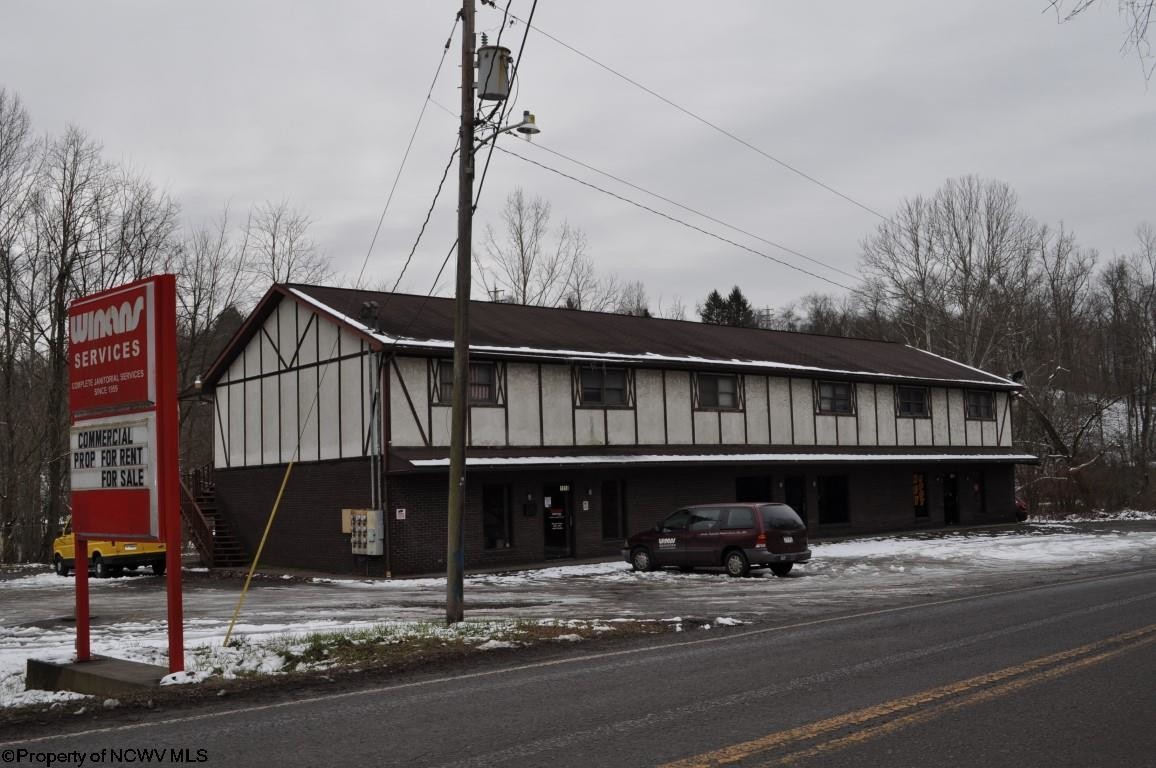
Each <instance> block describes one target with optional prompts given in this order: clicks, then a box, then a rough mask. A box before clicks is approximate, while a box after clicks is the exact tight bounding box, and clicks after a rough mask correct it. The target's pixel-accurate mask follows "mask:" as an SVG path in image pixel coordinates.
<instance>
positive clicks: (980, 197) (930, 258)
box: [863, 176, 1038, 367]
mask: <svg viewBox="0 0 1156 768" xmlns="http://www.w3.org/2000/svg"><path fill="white" fill-rule="evenodd" d="M1037 242H1038V228H1037V226H1036V225H1035V223H1034V222H1033V221H1032V220H1031V219H1030V218H1029V217H1028V216H1026V215H1025V214H1023V213H1022V212H1021V211H1019V209H1018V205H1017V201H1016V196H1015V193H1014V192H1012V191H1011V188H1010V187H1008V186H1007V185H1006V184H1004V183H1002V182H998V181H985V180H982V179H979V178H978V177H975V176H967V177H964V178H961V179H950V180H948V182H947V183H946V184H945V185H944V186H943V187H942V188H941V189H940V190H939V191H938V192H937V193H936V194H935V196H934V197H932V198H930V199H924V198H915V199H914V200H910V201H907V202H905V203H904V204H903V205H902V206H901V208H900V210H899V212H898V213H897V214H896V215H895V216H894V217H893V218H892V219H889V220H887V221H885V222H883V223H882V224H880V225H879V228H878V229H877V230H876V232H875V233H874V234H873V235H871V236H870V237H868V238H867V239H866V240H865V241H864V242H863V266H864V271H865V273H866V275H867V278H868V281H869V285H870V286H871V290H872V291H874V293H875V296H876V298H877V299H878V300H879V301H880V302H881V303H882V305H883V306H884V307H885V308H886V309H887V310H888V313H889V314H890V315H891V316H892V317H894V318H895V320H896V321H897V322H898V324H899V326H900V328H902V329H903V332H904V335H905V336H906V337H907V341H908V342H909V343H912V344H915V345H917V346H920V347H923V348H924V349H927V350H929V351H932V352H939V353H942V354H946V355H948V356H950V357H953V358H955V359H957V360H961V361H962V362H965V363H968V364H969V365H974V366H977V367H984V366H985V365H987V364H988V363H989V362H990V361H991V358H992V355H993V353H994V352H995V350H996V349H998V348H999V347H1000V345H1001V344H1002V343H1003V342H1004V341H1005V340H1006V337H1007V335H1008V334H1010V333H1014V332H1015V329H1014V328H1012V327H1011V326H1010V325H1009V323H1008V319H1009V317H1010V315H1011V313H1012V311H1013V306H1014V304H1015V302H1017V301H1022V300H1023V298H1024V295H1025V294H1026V292H1027V291H1028V289H1029V288H1030V286H1031V284H1032V281H1033V279H1034V275H1033V272H1032V266H1033V262H1032V255H1033V247H1034V245H1035V244H1036V243H1037Z"/></svg>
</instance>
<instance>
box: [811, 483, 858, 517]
mask: <svg viewBox="0 0 1156 768" xmlns="http://www.w3.org/2000/svg"><path fill="white" fill-rule="evenodd" d="M816 486H817V488H818V491H819V494H818V495H819V525H841V524H846V523H849V522H851V509H850V507H849V502H850V494H849V493H848V491H847V476H846V475H826V476H823V477H819V478H816Z"/></svg>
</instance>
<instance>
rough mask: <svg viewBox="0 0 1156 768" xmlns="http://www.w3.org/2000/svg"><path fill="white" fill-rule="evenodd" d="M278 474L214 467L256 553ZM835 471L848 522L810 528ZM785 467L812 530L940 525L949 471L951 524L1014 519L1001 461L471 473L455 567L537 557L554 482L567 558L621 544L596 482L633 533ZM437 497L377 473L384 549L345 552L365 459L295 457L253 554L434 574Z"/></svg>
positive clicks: (333, 567) (376, 571) (363, 501)
mask: <svg viewBox="0 0 1156 768" xmlns="http://www.w3.org/2000/svg"><path fill="white" fill-rule="evenodd" d="M916 471H921V472H925V473H926V474H927V486H926V488H927V498H928V513H929V514H928V516H927V517H926V518H916V517H915V513H914V509H913V505H912V473H913V472H916ZM283 472H284V467H283V466H280V467H260V468H253V469H233V470H218V471H217V475H216V478H217V491H218V501H219V503H220V505H221V508H222V510H223V511H224V512H225V513H226V514H229V515H231V516H232V518H233V520H234V521H235V522H236V523H237V528H238V530H239V531H240V534H241V536H242V538H243V541H244V543H245V545H246V547H247V548H248V551H249V552H250V553H251V552H254V551H255V549H256V543H257V540H258V539H259V537H260V535H261V531H262V530H263V528H264V525H265V520H266V517H267V515H268V513H269V509H270V507H271V506H272V503H273V499H274V498H275V497H276V494H277V488H278V487H279V485H280V482H281V477H282V474H283ZM835 474H843V475H846V476H847V478H848V490H849V498H850V520H849V522H848V523H847V524H845V525H835V526H820V525H818V499H817V490H816V487H815V482H814V481H815V479H816V478H817V477H819V476H821V475H835ZM788 475H800V476H803V477H805V486H806V496H807V507H808V510H807V514H806V515H805V516H806V518H807V521H808V525H809V528H810V532H811V535H812V536H813V537H822V536H835V535H843V534H849V533H856V532H877V531H888V530H904V529H913V528H921V527H927V528H931V527H938V526H941V525H943V524H944V508H943V488H944V485H945V483H947V482H949V478H950V477H951V476H953V475H954V476H955V478H956V487H957V489H958V490H957V498H958V506H959V518H960V523H961V524H965V525H971V524H984V523H1000V522H1012V521H1014V520H1015V509H1014V499H1013V493H1014V474H1013V467H1012V466H1011V465H995V466H986V467H983V468H979V467H975V466H947V465H935V466H926V467H915V466H901V465H879V466H869V467H867V466H860V467H847V466H836V465H831V466H825V467H822V466H820V467H816V466H810V467H804V466H791V467H769V468H754V467H750V466H738V467H725V466H722V467H694V466H691V467H677V468H671V467H635V468H629V469H575V468H569V467H561V468H558V469H548V470H540V469H534V470H508V471H485V472H471V473H470V474H469V475H468V483H467V493H466V498H465V515H464V521H463V541H464V548H465V556H466V567H467V568H477V567H492V566H503V565H509V566H511V567H515V566H517V565H520V564H526V563H533V562H540V561H541V560H543V559H544V557H545V532H544V529H545V524H546V522H545V514H544V503H543V502H544V498H543V497H544V495H545V493H546V492H547V486H551V487H553V486H557V485H559V484H565V485H568V486H569V488H570V490H569V509H570V510H571V517H572V522H573V525H572V536H571V540H570V545H571V546H570V554H572V555H573V556H575V557H597V556H603V555H616V554H618V552H619V548H620V546H621V544H622V537H620V536H614V537H611V538H604V537H603V530H602V509H601V506H602V484H603V482H606V481H620V482H622V483H624V484H625V496H626V520H627V522H626V528H627V531H628V533H634V532H637V531H639V530H642V529H644V528H647V527H650V526H652V525H654V524H655V523H657V522H659V521H660V520H662V519H663V518H664V517H666V516H667V515H668V514H670V513H671V512H673V511H674V510H675V509H677V508H678V507H679V506H682V505H685V504H692V503H703V502H713V501H731V500H734V499H735V494H736V480H737V478H739V477H751V476H770V478H771V496H772V498H771V500H773V501H782V500H784V493H785V491H784V488H783V487H782V482H781V481H783V480H784V479H785V478H786V476H788ZM486 485H500V486H504V487H505V488H506V489H507V491H508V494H509V498H510V514H511V520H510V522H511V526H510V530H511V535H510V536H509V539H508V541H503V542H502V545H503V546H501V547H500V548H494V549H486V548H485V539H484V535H483V522H482V493H483V490H482V489H483V487H484V486H486ZM555 492H556V491H555ZM981 494H982V495H983V497H984V499H985V501H984V502H983V503H981V498H980V497H981ZM446 496H447V481H446V477H445V475H444V474H428V475H405V476H394V477H390V478H388V480H387V489H386V506H385V515H386V521H387V528H388V539H387V542H388V545H389V553H390V554H389V557H388V559H387V558H385V557H374V558H365V557H355V556H353V555H351V554H350V553H349V536H348V535H347V534H342V533H341V527H340V522H341V512H340V510H341V509H342V508H343V507H365V506H368V505H369V501H370V486H369V464H368V462H367V461H365V460H357V461H333V462H321V463H312V464H308V463H306V464H298V465H296V466H295V467H294V471H293V476H292V478H291V480H290V483H289V486H288V487H287V488H286V495H285V499H284V500H283V502H282V508H281V510H280V512H279V513H278V518H277V522H276V524H275V525H274V528H273V531H272V534H271V536H270V540H269V543H268V544H267V546H266V554H265V556H264V557H263V558H262V561H263V562H265V563H268V564H272V565H285V566H298V567H305V568H313V569H318V570H325V571H332V572H337V573H354V574H367V575H384V574H385V572H386V569H387V568H388V569H389V571H390V572H391V573H392V574H394V575H407V574H418V573H434V572H442V571H444V570H445V562H446V513H445V507H446ZM584 502H585V503H584ZM584 507H585V508H584ZM398 510H404V519H398V517H399V515H398Z"/></svg>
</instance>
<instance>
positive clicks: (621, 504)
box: [602, 480, 627, 539]
mask: <svg viewBox="0 0 1156 768" xmlns="http://www.w3.org/2000/svg"><path fill="white" fill-rule="evenodd" d="M626 535H627V526H626V484H625V483H623V482H622V481H621V480H604V481H603V482H602V538H604V539H625V538H626Z"/></svg>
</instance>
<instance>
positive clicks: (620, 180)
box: [435, 102, 859, 279]
mask: <svg viewBox="0 0 1156 768" xmlns="http://www.w3.org/2000/svg"><path fill="white" fill-rule="evenodd" d="M435 104H436V102H435ZM530 146H532V147H534V148H535V149H540V150H542V151H543V152H548V153H550V154H551V155H554V156H555V157H560V158H562V159H563V160H567V161H569V162H571V163H574V164H575V165H577V166H581V167H582V168H585V169H586V170H588V171H593V172H594V173H597V174H599V175H601V176H605V177H606V178H608V179H613V180H614V181H617V182H618V183H619V184H624V185H625V186H627V187H630V188H631V189H635V190H638V191H639V192H642V193H644V194H647V195H650V196H651V197H654V198H657V199H659V200H661V201H663V202H664V203H670V204H671V205H673V206H676V207H678V208H681V209H682V210H684V211H687V212H688V213H693V214H694V215H696V216H701V217H702V218H704V219H706V220H707V221H712V222H714V223H715V224H720V225H722V226H724V227H726V228H727V229H731V230H734V231H735V232H738V233H739V234H742V235H746V236H747V237H750V238H753V239H755V240H758V241H760V242H763V243H766V244H767V245H769V246H772V247H774V248H778V249H779V250H780V251H784V252H786V253H789V254H791V255H792V256H798V257H799V258H800V259H806V260H807V261H809V262H811V263H812V264H818V265H819V266H821V267H826V268H827V269H829V270H831V271H832V272H838V273H839V274H841V275H844V276H846V277H850V278H852V279H858V277H859V275H856V274H854V273H852V272H847V271H845V270H842V269H840V268H839V267H836V266H833V265H831V264H828V263H826V262H824V261H822V260H820V259H816V258H813V257H811V256H808V255H807V254H805V253H801V252H799V251H796V250H795V249H794V248H789V247H788V246H785V245H783V244H781V243H776V242H775V241H774V240H768V239H767V238H765V237H762V236H760V235H756V234H755V233H753V232H748V231H747V230H745V229H743V228H741V227H737V226H735V225H734V224H728V223H727V222H725V221H723V220H722V219H719V218H716V217H714V216H711V215H710V214H708V213H703V212H702V211H700V210H697V209H695V208H691V207H690V206H688V205H684V204H682V203H680V202H678V201H677V200H671V199H670V198H669V197H665V196H664V195H660V194H658V193H657V192H652V191H651V190H649V189H646V188H645V187H640V186H639V185H637V184H634V183H633V182H630V181H627V180H626V179H623V178H621V177H619V176H615V175H614V174H612V173H609V172H607V171H603V170H601V169H599V168H595V167H594V166H592V165H589V164H588V163H584V162H582V161H581V160H578V159H576V158H573V157H570V156H569V155H565V154H563V153H561V152H559V151H557V150H554V149H550V148H549V147H547V146H545V145H544V144H542V143H541V142H534V143H532V144H531V145H530Z"/></svg>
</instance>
